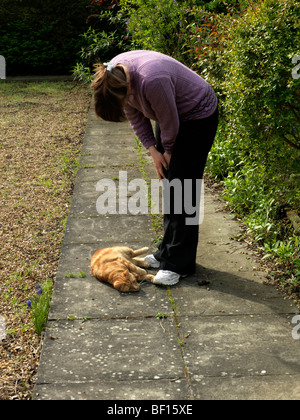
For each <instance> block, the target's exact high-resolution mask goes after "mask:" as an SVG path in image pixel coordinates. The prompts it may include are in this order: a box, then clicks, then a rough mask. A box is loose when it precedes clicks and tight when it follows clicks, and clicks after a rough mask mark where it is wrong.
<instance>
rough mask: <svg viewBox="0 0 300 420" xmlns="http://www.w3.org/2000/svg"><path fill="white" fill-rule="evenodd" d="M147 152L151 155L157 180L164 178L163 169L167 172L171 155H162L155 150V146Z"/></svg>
mask: <svg viewBox="0 0 300 420" xmlns="http://www.w3.org/2000/svg"><path fill="white" fill-rule="evenodd" d="M148 150H149V152H150V153H151V156H152V160H153V163H154V167H155V170H156V173H157V176H158V178H159V179H163V178H165V177H166V176H165V173H164V169H165V170H166V171H167V170H168V168H169V164H170V160H171V155H170V154H168V153H164V154H163V155H162V154H161V153H160V152H159V151H158V150H157V149H156V147H155V146H150V147H149V149H148Z"/></svg>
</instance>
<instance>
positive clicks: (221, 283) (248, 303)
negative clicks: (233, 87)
mask: <svg viewBox="0 0 300 420" xmlns="http://www.w3.org/2000/svg"><path fill="white" fill-rule="evenodd" d="M203 280H204V281H209V284H206V285H204V286H199V284H200V285H201V284H202V281H203ZM172 297H173V298H174V299H175V300H176V307H177V311H178V312H179V313H180V314H182V315H191V316H195V315H222V314H224V315H237V314H241V315H242V314H249V315H251V314H268V313H274V314H280V313H281V314H296V313H298V309H297V308H296V307H295V305H294V304H293V303H292V302H291V301H290V300H288V299H286V300H285V299H283V297H282V294H280V293H279V292H278V291H277V290H276V289H275V288H273V287H270V286H267V285H265V284H260V283H258V282H254V281H251V280H249V279H247V278H244V277H243V276H242V275H240V276H238V275H233V274H230V273H226V272H224V271H217V270H205V269H202V271H201V268H198V270H197V274H196V275H195V276H193V277H188V278H186V279H182V280H181V281H180V284H179V285H178V286H177V287H175V288H173V289H172Z"/></svg>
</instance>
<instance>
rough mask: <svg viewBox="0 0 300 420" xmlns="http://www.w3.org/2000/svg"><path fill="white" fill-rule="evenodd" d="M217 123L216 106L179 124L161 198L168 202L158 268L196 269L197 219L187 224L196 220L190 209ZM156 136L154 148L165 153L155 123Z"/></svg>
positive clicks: (187, 271) (180, 271)
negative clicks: (208, 114)
mask: <svg viewBox="0 0 300 420" xmlns="http://www.w3.org/2000/svg"><path fill="white" fill-rule="evenodd" d="M217 127H218V109H217V110H216V111H215V112H214V114H213V115H211V116H210V117H208V118H204V119H201V120H192V121H186V122H183V123H181V125H180V128H179V132H178V136H177V138H176V142H175V145H174V148H173V152H172V158H171V161H170V166H169V169H168V171H167V172H166V179H167V182H166V184H167V185H169V189H168V194H167V197H166V194H165V193H164V200H166V199H167V200H168V201H169V202H168V203H167V205H166V203H165V206H164V207H165V210H166V208H167V212H165V213H164V237H163V240H162V242H161V244H159V246H158V251H157V252H156V253H155V254H154V256H155V258H156V259H157V260H158V261H159V262H160V269H161V270H170V271H173V272H175V273H178V274H193V273H194V272H195V265H196V255H197V247H198V238H199V222H196V223H195V222H193V223H192V224H189V222H187V220H188V219H189V220H190V221H191V220H192V219H193V220H196V216H197V210H195V212H194V214H192V213H191V211H190V209H191V208H195V209H197V208H198V209H199V208H200V202H199V199H200V198H199V185H200V184H199V182H200V181H199V180H201V179H202V178H203V172H204V168H205V164H206V160H207V156H208V153H209V151H210V149H211V147H212V144H213V141H214V138H215V135H216V132H217ZM155 136H156V141H157V149H158V150H159V151H160V152H161V153H164V149H163V146H162V143H161V138H160V128H159V125H158V124H156V128H155ZM173 180H176V182H175V181H173ZM178 180H179V181H178ZM197 180H198V181H197ZM172 181H173V182H172ZM168 183H169V184H168ZM171 185H172V187H170V186H171ZM173 186H174V188H173ZM176 186H177V188H176Z"/></svg>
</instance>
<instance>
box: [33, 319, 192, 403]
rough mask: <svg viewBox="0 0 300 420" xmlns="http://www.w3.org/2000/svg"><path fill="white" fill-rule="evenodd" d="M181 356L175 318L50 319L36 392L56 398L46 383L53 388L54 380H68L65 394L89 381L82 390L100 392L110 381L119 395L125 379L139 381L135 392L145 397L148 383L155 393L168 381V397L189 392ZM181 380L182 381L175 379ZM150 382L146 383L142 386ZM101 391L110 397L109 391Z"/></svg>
mask: <svg viewBox="0 0 300 420" xmlns="http://www.w3.org/2000/svg"><path fill="white" fill-rule="evenodd" d="M181 358H182V356H181V351H180V349H179V347H178V337H177V330H176V326H175V325H174V322H173V320H169V319H165V320H163V321H162V322H161V321H159V320H158V319H155V318H152V319H143V320H142V321H141V320H140V319H113V320H112V319H109V320H88V321H86V322H79V321H59V322H50V323H49V326H48V331H47V335H46V339H45V345H44V353H43V358H42V360H41V363H40V367H39V385H38V386H37V387H36V388H35V397H36V398H39V396H41V398H47V397H48V398H50V391H49V388H48V387H45V384H48V383H50V384H52V388H53V384H55V386H57V385H59V386H60V387H61V386H62V385H63V386H64V394H63V395H64V397H63V398H68V396H69V395H68V394H69V392H68V391H70V390H72V391H70V392H74V388H73V386H74V384H75V385H76V388H77V392H78V384H81V383H83V384H84V386H83V387H82V388H81V390H82V391H81V392H89V396H90V397H91V396H93V397H95V392H96V395H97V393H98V395H99V393H100V392H101V391H100V389H102V390H103V389H104V386H105V384H108V383H109V385H108V386H109V387H110V390H111V393H110V396H109V399H114V398H118V396H119V397H120V395H121V393H120V389H119V387H120V386H121V388H122V389H123V390H124V385H125V384H127V383H128V384H129V383H130V384H131V386H133V383H134V382H135V387H134V388H135V391H134V392H135V396H136V398H137V399H139V397H141V394H143V395H144V396H145V395H146V396H147V392H148V389H150V395H151V394H152V396H153V389H155V388H156V389H158V388H159V387H160V389H161V390H163V388H162V383H161V381H164V383H168V387H167V388H166V389H165V390H164V391H163V395H164V396H165V398H169V397H170V398H176V397H177V398H178V395H179V392H180V394H181V395H183V396H185V397H188V395H187V392H186V391H187V384H186V382H185V380H184V378H185V374H184V369H183V365H182V364H181V363H180V361H181V360H182V359H181ZM179 380H181V382H180V383H179V382H177V383H176V384H175V383H174V382H176V381H179ZM145 383H146V388H145V387H143V386H142V385H145ZM91 386H93V388H94V391H93V395H91V392H92V390H91ZM43 387H44V390H43V389H42V388H43ZM45 388H46V389H45ZM179 389H180V391H178V390H179ZM151 390H152V391H151ZM156 392H157V391H156ZM37 394H39V395H37ZM166 394H168V395H169V397H167V396H166ZM101 395H102V398H105V397H108V395H107V392H106V393H102V394H101ZM150 395H149V396H148V397H146V399H147V398H149V397H150ZM163 395H161V398H162V397H163ZM60 397H62V395H60ZM51 398H53V396H52V395H51Z"/></svg>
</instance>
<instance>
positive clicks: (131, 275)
mask: <svg viewBox="0 0 300 420" xmlns="http://www.w3.org/2000/svg"><path fill="white" fill-rule="evenodd" d="M147 251H148V248H142V249H138V250H137V251H134V250H132V249H131V248H128V247H125V246H114V247H112V248H102V249H99V250H98V251H96V252H95V253H94V255H93V257H92V260H91V270H92V273H93V276H95V277H96V278H97V279H98V280H101V281H103V282H105V283H110V284H111V285H113V286H114V288H115V289H117V290H119V291H120V292H124V293H126V292H137V291H138V290H139V289H140V285H139V284H138V282H139V281H142V280H147V281H150V282H152V280H153V278H154V276H152V275H150V274H147V272H146V270H144V269H143V268H149V267H150V265H149V263H147V262H146V261H144V260H143V259H142V258H136V257H138V256H139V255H143V254H145V253H146V252H147ZM140 267H143V268H140Z"/></svg>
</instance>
